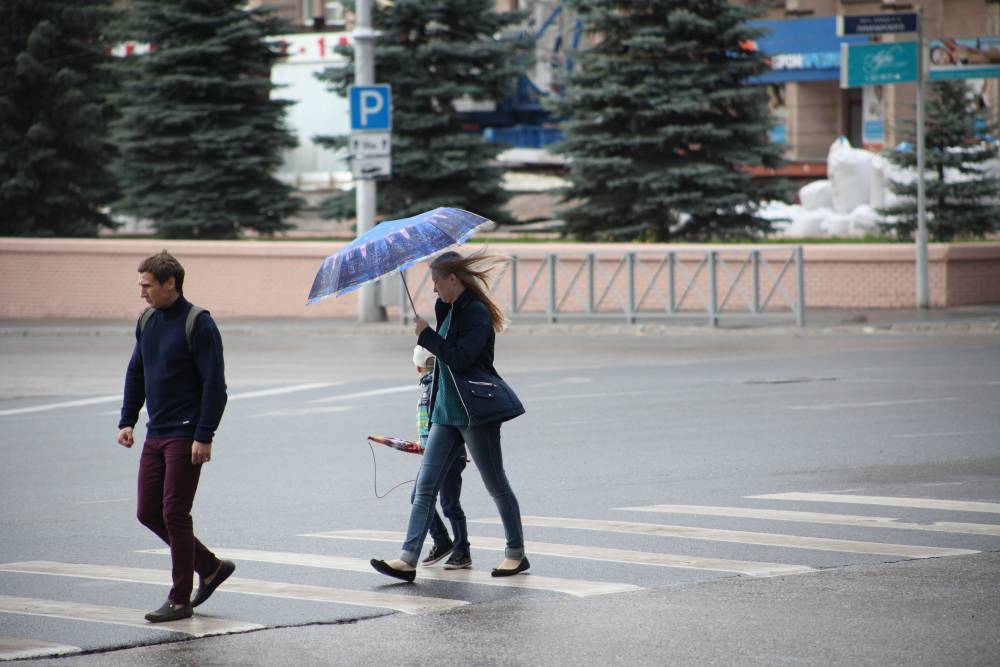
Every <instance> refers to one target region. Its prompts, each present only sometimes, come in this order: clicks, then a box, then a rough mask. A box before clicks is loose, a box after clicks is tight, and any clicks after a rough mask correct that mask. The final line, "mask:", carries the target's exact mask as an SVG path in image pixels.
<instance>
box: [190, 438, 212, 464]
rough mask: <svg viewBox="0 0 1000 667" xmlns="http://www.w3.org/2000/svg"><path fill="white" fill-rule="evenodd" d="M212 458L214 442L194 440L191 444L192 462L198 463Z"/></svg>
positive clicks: (206, 461)
mask: <svg viewBox="0 0 1000 667" xmlns="http://www.w3.org/2000/svg"><path fill="white" fill-rule="evenodd" d="M211 460H212V443H210V442H198V441H197V440H195V441H194V444H192V445H191V463H193V464H194V465H198V464H200V463H208V462H209V461H211Z"/></svg>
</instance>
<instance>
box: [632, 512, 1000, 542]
mask: <svg viewBox="0 0 1000 667" xmlns="http://www.w3.org/2000/svg"><path fill="white" fill-rule="evenodd" d="M614 509H616V510H626V511H631V512H660V513H664V514H697V515H701V516H725V517H738V518H741V519H765V520H768V521H794V522H799V523H822V524H831V525H838V526H861V527H864V528H899V529H902V530H928V531H933V532H940V533H962V534H966V535H993V536H996V537H1000V524H988V523H957V522H952V521H935V522H933V523H910V522H907V521H900V520H899V519H893V518H892V517H885V516H855V515H850V514H825V513H822V512H793V511H790V510H768V509H758V508H756V507H706V506H704V505H646V506H643V507H616V508H614Z"/></svg>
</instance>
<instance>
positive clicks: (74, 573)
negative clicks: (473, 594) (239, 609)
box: [0, 549, 468, 616]
mask: <svg viewBox="0 0 1000 667" xmlns="http://www.w3.org/2000/svg"><path fill="white" fill-rule="evenodd" d="M213 551H214V552H215V554H216V555H222V556H225V555H226V554H229V553H232V552H233V551H240V550H238V549H230V550H226V549H213ZM138 553H155V554H166V555H170V551H169V550H168V549H149V550H146V551H140V552H138ZM243 560H251V559H249V558H244V559H243ZM366 564H367V563H366ZM370 569H371V568H370V567H369V570H370ZM372 571H373V572H374V570H372ZM0 572H21V573H27V574H49V575H56V576H61V577H80V578H83V579H103V580H105V581H128V582H133V583H138V584H156V585H164V586H170V585H172V582H171V580H170V572H169V571H167V570H147V569H143V568H137V567H114V566H105V565H85V564H78V563H53V562H50V561H29V562H25V563H6V564H0ZM221 590H222V591H224V592H226V593H244V594H247V595H260V596H263V597H272V598H287V599H290V600H308V601H312V602H333V603H336V604H347V605H354V606H358V607H375V608H381V609H393V610H395V611H401V612H403V613H405V614H419V613H426V612H432V611H445V610H447V609H454V608H455V607H460V606H463V605H465V604H468V603H467V602H465V601H463V600H448V599H446V598H431V597H419V596H414V595H397V594H394V593H379V592H373V591H354V590H348V589H345V588H329V587H327V586H311V585H306V584H287V583H282V582H280V581H261V580H259V579H241V578H239V577H230V578H229V579H227V580H226V585H225V588H223V589H221ZM143 613H145V612H143ZM140 616H141V615H140Z"/></svg>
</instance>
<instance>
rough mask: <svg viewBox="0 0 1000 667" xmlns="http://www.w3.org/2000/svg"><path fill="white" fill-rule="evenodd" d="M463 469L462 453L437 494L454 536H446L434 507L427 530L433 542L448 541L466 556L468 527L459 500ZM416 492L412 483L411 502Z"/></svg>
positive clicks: (443, 526)
mask: <svg viewBox="0 0 1000 667" xmlns="http://www.w3.org/2000/svg"><path fill="white" fill-rule="evenodd" d="M463 470H465V456H464V455H463V456H460V457H458V458H457V459H455V463H453V464H452V466H451V467H450V468H449V469H448V472H447V473H446V474H445V476H444V479H443V480H442V482H441V490H440V492H439V494H438V498H439V500H440V501H441V509H442V510H443V511H444V515H445V516H446V517H448V522H449V523H451V534H452V535H453V536H454V538H452V537H449V536H448V529H447V528H445V525H444V521H442V520H441V515H439V514H438V513H437V510H436V509H435V510H434V514H433V515H432V516H431V525H430V528H429V530H428V532H429V533H430V534H431V539H432V540H434V544H448V543H449V542H450V543H452V544H454V545H455V546H454V549H455V553H457V554H461V555H463V556H468V555H469V529H468V528H467V526H466V522H465V512H464V511H463V510H462V504H461V502H460V498H461V495H462V471H463ZM416 493H417V486H416V484H414V485H413V489H412V490H411V491H410V502H411V503H412V502H413V498H414V496H415V495H416Z"/></svg>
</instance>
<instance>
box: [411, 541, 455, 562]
mask: <svg viewBox="0 0 1000 667" xmlns="http://www.w3.org/2000/svg"><path fill="white" fill-rule="evenodd" d="M454 546H455V545H454V544H452V543H451V542H449V543H448V544H447V545H444V544H441V545H438V544H435V545H434V546H432V547H431V550H430V551H429V552H428V553H427V558H425V559H423V560H422V561H420V564H421V565H433V564H434V563H436V562H438V561H439V560H441V559H442V558H444V557H445V556H447V555H448V554H450V553H451V550H452V549H453V548H454Z"/></svg>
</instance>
